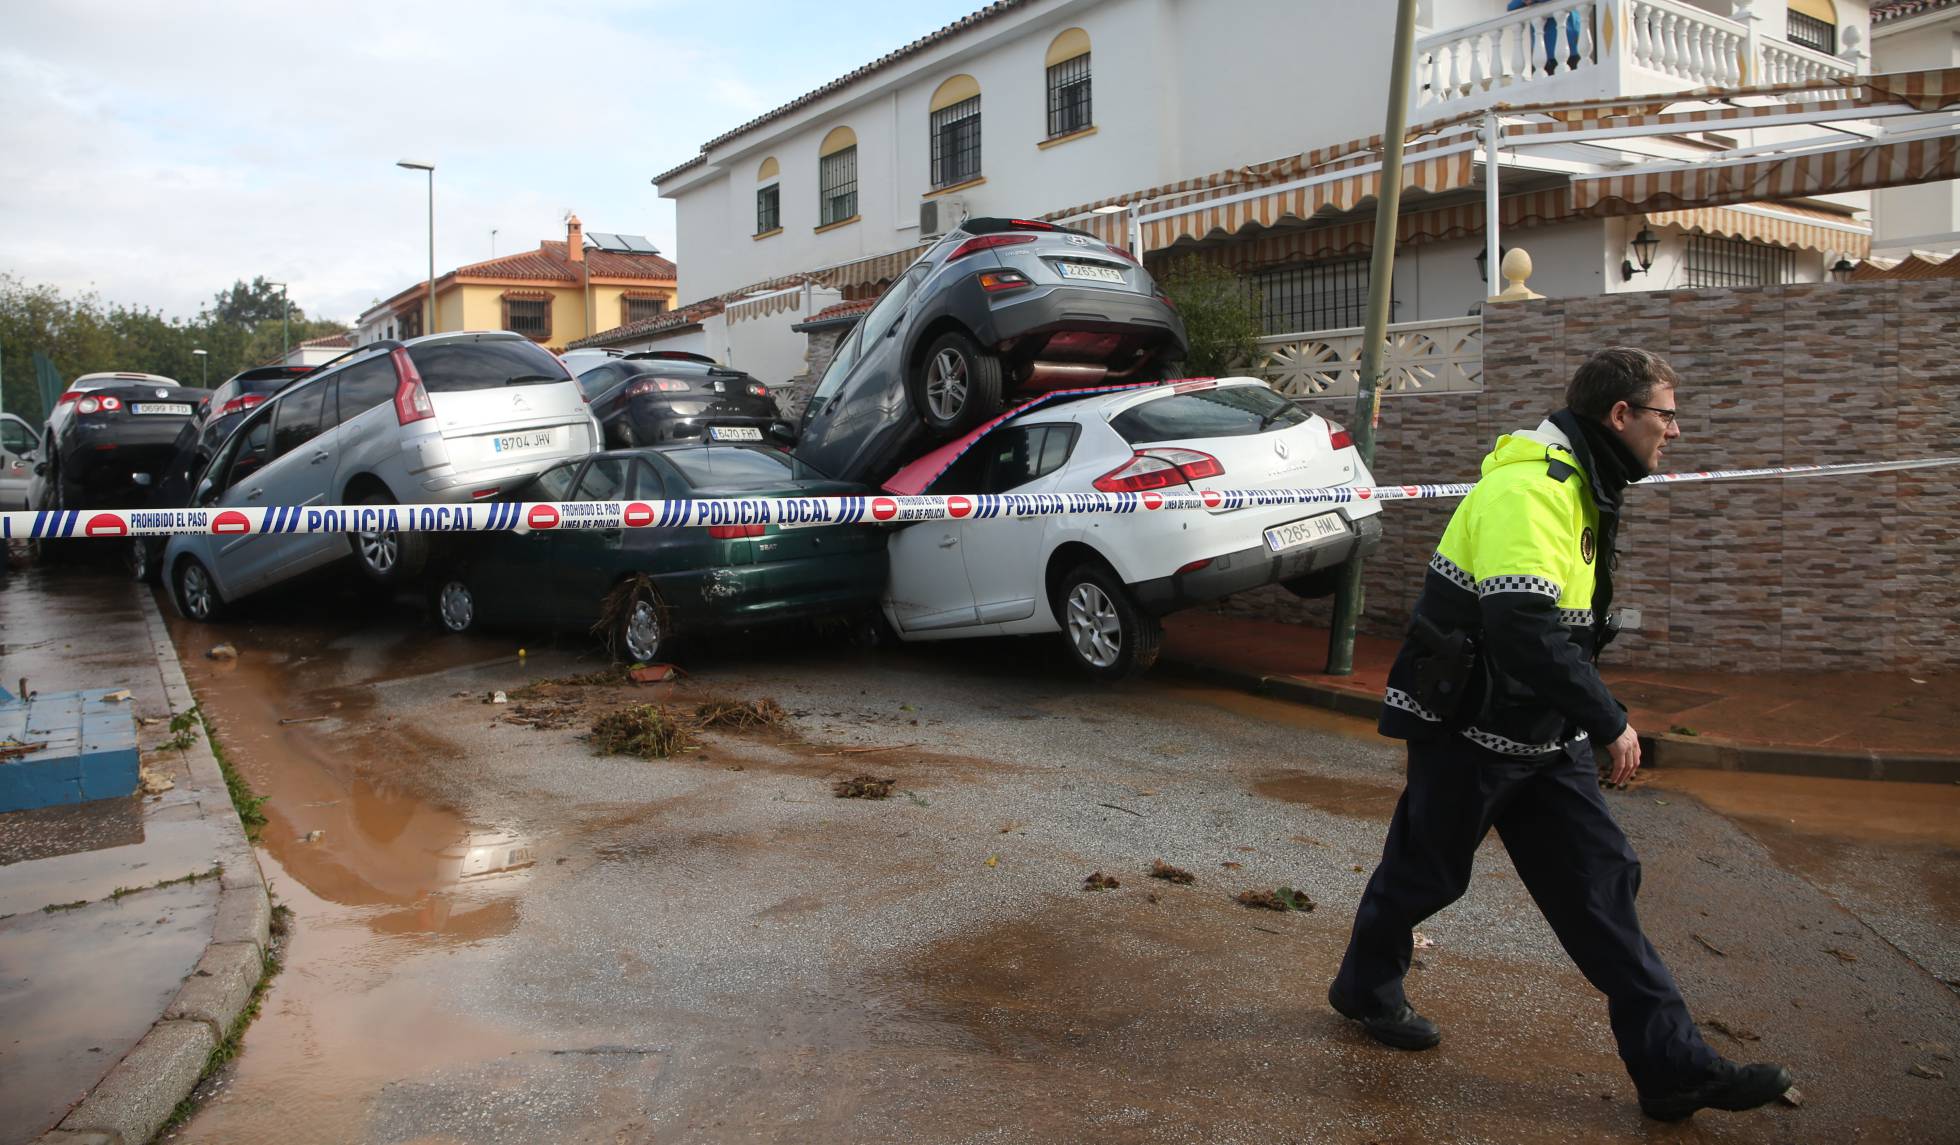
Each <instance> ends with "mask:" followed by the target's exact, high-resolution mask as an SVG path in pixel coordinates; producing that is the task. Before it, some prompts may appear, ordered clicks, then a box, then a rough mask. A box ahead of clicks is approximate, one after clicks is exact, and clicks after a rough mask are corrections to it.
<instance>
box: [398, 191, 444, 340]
mask: <svg viewBox="0 0 1960 1145" xmlns="http://www.w3.org/2000/svg"><path fill="white" fill-rule="evenodd" d="M395 166H397V167H405V168H407V169H408V170H410V171H427V172H428V173H429V308H428V311H427V313H428V317H427V319H426V320H425V321H424V323H423V326H422V333H424V334H433V333H435V332H436V165H435V164H433V163H417V162H416V161H415V160H413V159H402V160H398V161H397V162H396V163H395Z"/></svg>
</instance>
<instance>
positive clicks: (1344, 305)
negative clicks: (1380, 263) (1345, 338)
mask: <svg viewBox="0 0 1960 1145" xmlns="http://www.w3.org/2000/svg"><path fill="white" fill-rule="evenodd" d="M1246 285H1247V287H1248V288H1249V289H1251V290H1253V291H1256V292H1257V295H1258V298H1259V326H1260V331H1261V332H1262V333H1264V334H1297V333H1302V332H1305V331H1310V330H1342V329H1346V328H1347V327H1350V326H1359V325H1361V324H1362V322H1363V320H1364V319H1365V317H1366V315H1367V311H1368V260H1367V259H1365V258H1347V259H1340V260H1338V261H1333V262H1310V263H1305V264H1303V265H1300V266H1287V267H1281V268H1279V269H1277V270H1268V271H1264V272H1262V273H1259V274H1255V275H1252V276H1250V277H1249V278H1248V279H1247V280H1246ZM1393 305H1394V304H1393V303H1392V302H1391V303H1390V306H1391V308H1392V307H1393ZM1391 314H1392V310H1391Z"/></svg>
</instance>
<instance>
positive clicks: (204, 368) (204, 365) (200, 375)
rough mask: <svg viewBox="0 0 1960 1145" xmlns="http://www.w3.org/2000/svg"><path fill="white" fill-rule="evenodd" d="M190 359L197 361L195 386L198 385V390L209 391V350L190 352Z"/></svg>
mask: <svg viewBox="0 0 1960 1145" xmlns="http://www.w3.org/2000/svg"><path fill="white" fill-rule="evenodd" d="M191 357H193V358H196V359H197V385H198V388H199V389H205V390H208V389H210V388H211V374H210V365H209V363H210V361H211V352H210V351H209V350H192V351H191Z"/></svg>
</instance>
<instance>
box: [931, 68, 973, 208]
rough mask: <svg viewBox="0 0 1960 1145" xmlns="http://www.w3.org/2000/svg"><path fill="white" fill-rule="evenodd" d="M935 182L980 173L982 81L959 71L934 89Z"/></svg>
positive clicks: (943, 184)
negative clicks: (960, 73) (958, 73)
mask: <svg viewBox="0 0 1960 1145" xmlns="http://www.w3.org/2000/svg"><path fill="white" fill-rule="evenodd" d="M931 110H932V117H931V128H932V185H933V186H935V187H950V186H952V185H954V184H955V183H964V182H966V181H968V180H970V179H978V178H979V177H980V81H978V80H976V79H974V78H973V77H972V76H969V75H957V76H954V77H953V78H952V79H949V80H947V81H946V82H945V83H942V84H940V85H939V90H937V91H935V92H933V93H932V108H931Z"/></svg>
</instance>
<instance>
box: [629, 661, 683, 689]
mask: <svg viewBox="0 0 1960 1145" xmlns="http://www.w3.org/2000/svg"><path fill="white" fill-rule="evenodd" d="M680 674H681V670H680V669H679V668H676V667H674V666H673V665H672V664H641V665H638V666H637V667H633V668H628V669H627V670H626V678H627V679H628V680H631V681H632V682H633V683H635V684H665V683H667V682H668V681H670V680H673V679H674V678H676V677H678V676H679V675H680Z"/></svg>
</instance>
